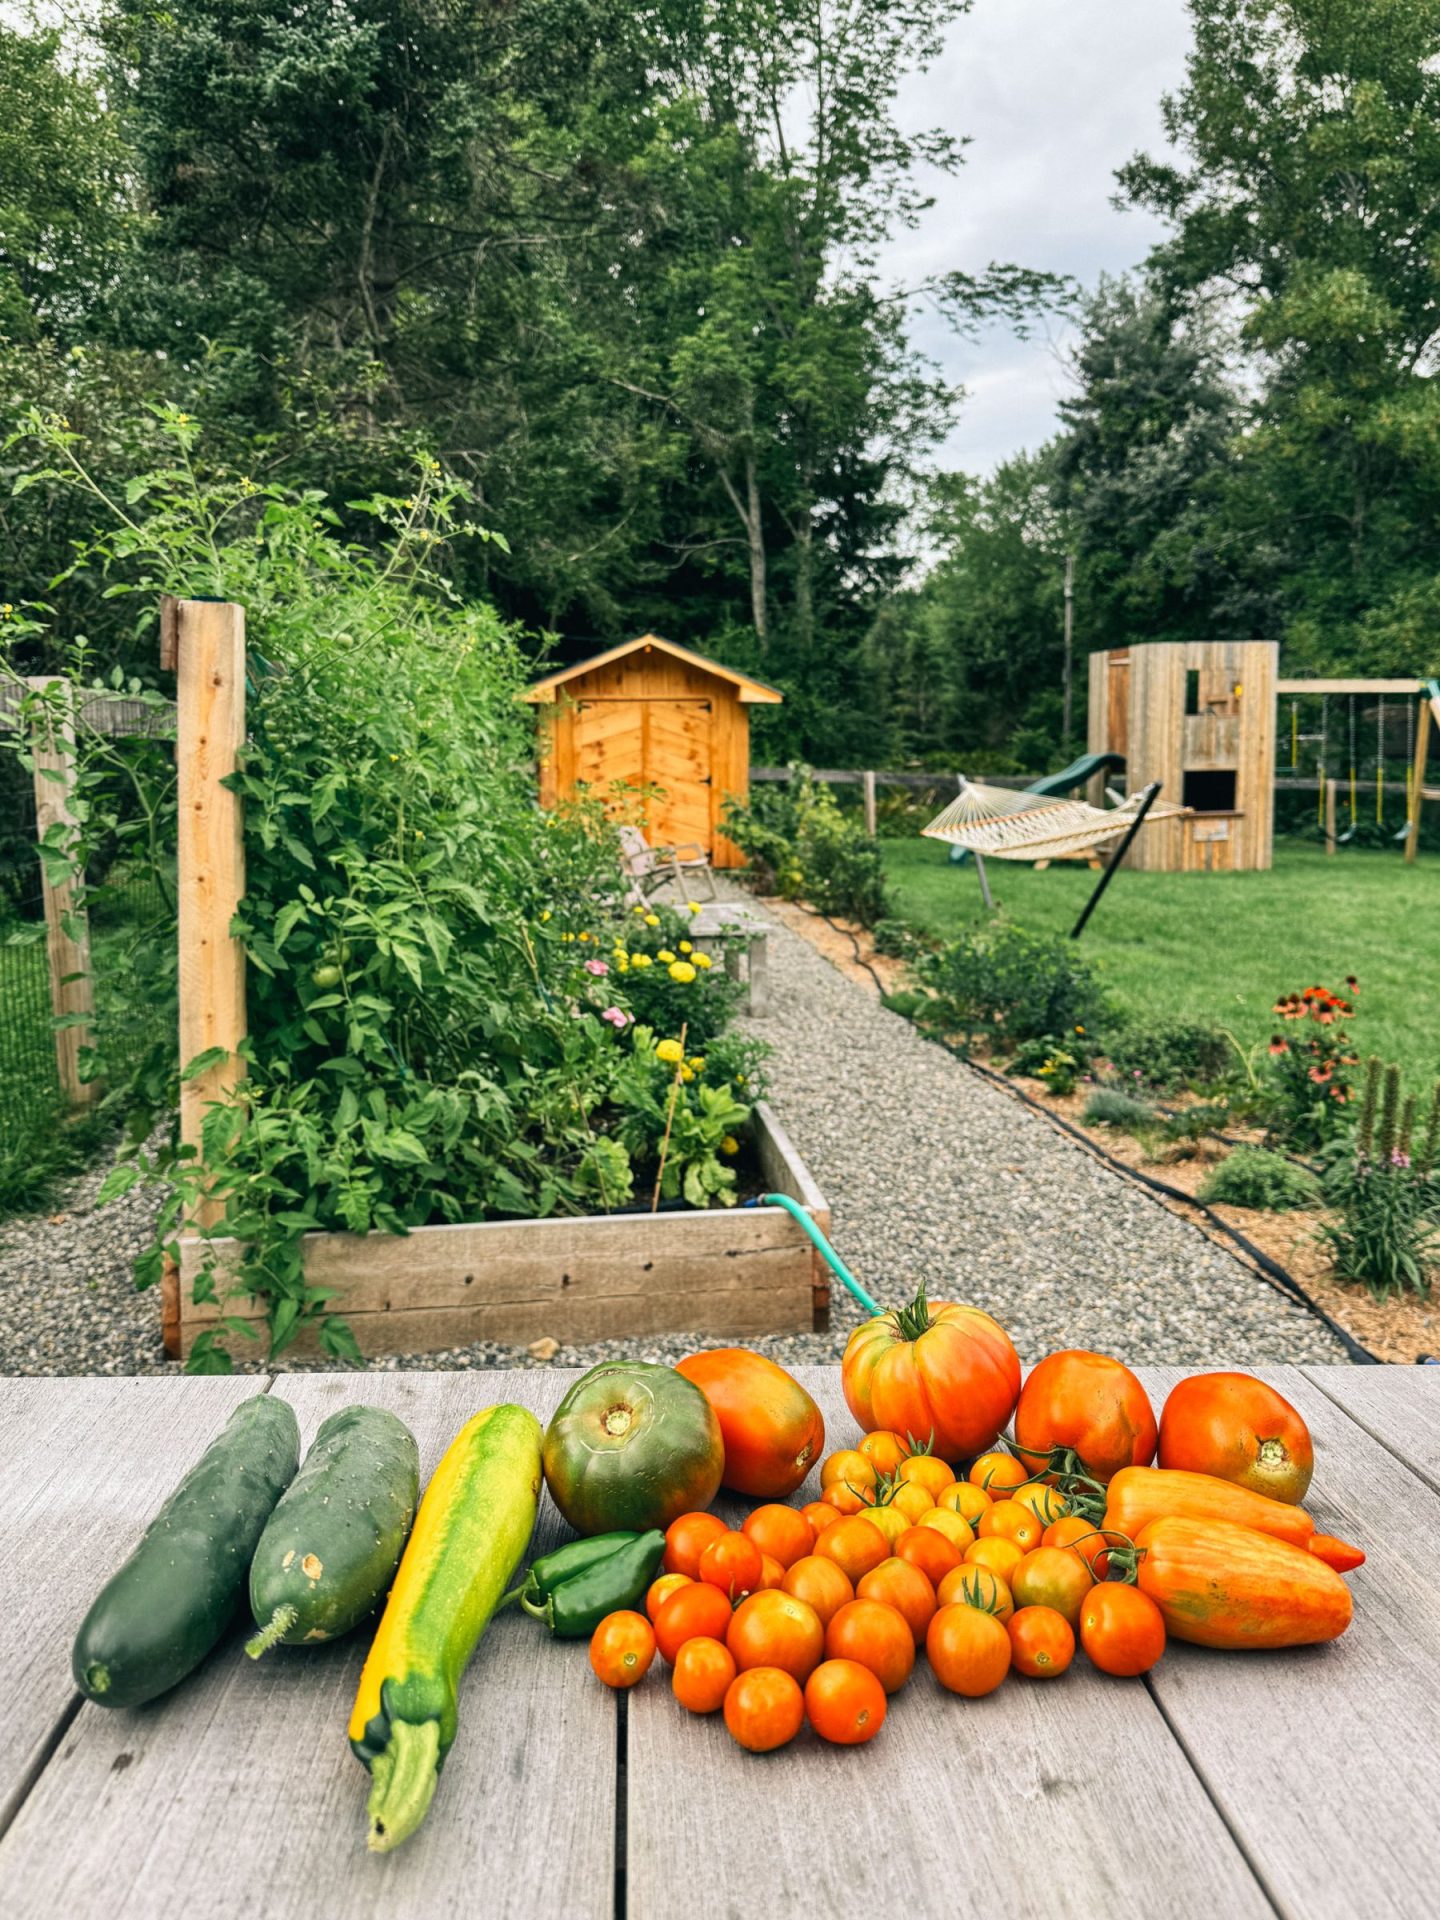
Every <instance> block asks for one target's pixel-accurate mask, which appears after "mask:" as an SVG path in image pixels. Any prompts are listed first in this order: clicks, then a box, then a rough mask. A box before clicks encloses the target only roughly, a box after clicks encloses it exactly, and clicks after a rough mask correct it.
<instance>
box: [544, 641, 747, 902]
mask: <svg viewBox="0 0 1440 1920" xmlns="http://www.w3.org/2000/svg"><path fill="white" fill-rule="evenodd" d="M523 697H524V698H525V699H526V700H528V701H530V702H531V703H532V704H534V705H536V706H538V707H540V708H542V709H543V711H542V714H541V716H540V718H541V737H540V800H541V804H542V805H544V806H547V807H549V806H554V805H555V803H556V802H557V801H559V800H562V799H564V798H565V797H566V796H567V795H569V794H573V793H575V792H576V791H578V790H579V789H581V788H584V789H587V790H588V791H590V792H591V793H594V794H597V795H598V796H599V797H600V798H601V799H603V800H604V801H605V802H606V804H607V805H612V806H614V805H620V804H623V796H621V795H618V794H617V793H616V792H615V785H616V782H621V783H623V784H624V785H625V786H627V787H635V788H641V787H643V788H647V789H650V790H651V791H650V793H649V795H648V797H647V799H646V801H645V802H644V805H643V808H642V824H643V826H644V828H645V832H646V836H647V838H648V839H649V840H650V842H651V844H652V845H655V846H684V845H697V846H701V847H703V848H704V849H705V851H706V853H707V854H708V855H709V856H710V860H711V863H712V864H713V865H714V866H717V867H738V866H742V865H743V864H744V858H743V856H742V854H741V852H740V850H739V848H738V847H736V846H735V845H734V844H733V842H731V841H729V840H727V839H726V838H725V835H724V834H723V833H722V832H721V830H720V824H721V820H722V818H723V813H724V805H725V801H726V800H727V799H734V800H742V801H743V800H744V799H746V798H747V796H748V794H749V791H750V708H751V707H752V706H778V705H779V703H780V701H781V699H782V697H783V696H782V695H781V694H779V693H777V692H776V690H775V688H774V687H767V686H766V685H765V683H764V682H763V681H761V680H753V679H752V678H751V677H750V675H749V674H746V673H737V672H736V671H735V669H734V668H733V667H725V666H722V665H721V664H720V662H719V661H718V660H707V659H706V658H705V656H704V655H703V654H699V653H692V652H691V651H690V649H689V648H688V647H681V646H677V645H676V644H675V642H674V641H673V640H662V639H661V638H660V637H659V635H658V634H654V633H645V634H641V636H640V638H639V639H638V640H627V641H625V643H624V644H623V645H622V646H618V647H611V648H610V649H609V651H608V652H606V653H600V654H596V655H595V656H594V658H593V659H590V660H582V661H580V662H579V663H578V665H575V666H571V667H562V668H560V669H559V670H558V671H557V672H555V673H547V674H546V675H545V677H544V679H543V680H537V681H536V682H535V684H534V686H533V687H530V688H529V689H527V691H526V693H525V694H524V696H523Z"/></svg>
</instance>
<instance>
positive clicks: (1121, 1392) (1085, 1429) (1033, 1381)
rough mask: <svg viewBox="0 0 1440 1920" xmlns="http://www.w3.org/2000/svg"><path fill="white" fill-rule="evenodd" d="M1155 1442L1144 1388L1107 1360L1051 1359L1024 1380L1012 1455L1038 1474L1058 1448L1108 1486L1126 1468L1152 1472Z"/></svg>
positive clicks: (1075, 1353) (1074, 1355)
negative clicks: (1075, 1457)
mask: <svg viewBox="0 0 1440 1920" xmlns="http://www.w3.org/2000/svg"><path fill="white" fill-rule="evenodd" d="M1156 1437H1157V1428H1156V1425H1155V1414H1154V1411H1153V1409H1152V1408H1151V1405H1150V1401H1149V1399H1148V1397H1147V1395H1146V1392H1145V1389H1144V1388H1143V1387H1142V1386H1141V1384H1140V1382H1139V1381H1138V1380H1137V1379H1136V1378H1135V1376H1134V1374H1133V1373H1132V1372H1131V1371H1130V1369H1129V1368H1128V1367H1126V1366H1122V1365H1121V1363H1120V1361H1118V1360H1112V1359H1110V1357H1109V1356H1108V1355H1107V1354H1103V1353H1085V1352H1081V1351H1079V1350H1078V1349H1073V1348H1072V1349H1068V1350H1067V1351H1066V1352H1064V1353H1052V1354H1051V1355H1050V1357H1049V1359H1048V1360H1042V1361H1041V1362H1040V1364H1039V1366H1038V1367H1036V1368H1035V1370H1034V1372H1033V1373H1032V1374H1031V1375H1030V1377H1029V1379H1028V1380H1026V1382H1025V1385H1024V1386H1023V1387H1022V1388H1021V1390H1020V1399H1019V1403H1018V1404H1017V1406H1016V1408H1015V1449H1016V1451H1017V1453H1018V1454H1019V1455H1020V1458H1021V1459H1022V1460H1028V1461H1030V1462H1031V1464H1032V1467H1033V1468H1034V1469H1035V1470H1036V1471H1039V1470H1040V1469H1042V1468H1044V1467H1045V1466H1046V1465H1047V1463H1048V1462H1049V1459H1050V1454H1051V1450H1052V1449H1053V1448H1056V1447H1068V1448H1073V1449H1074V1451H1075V1452H1076V1453H1077V1454H1078V1455H1079V1457H1080V1460H1081V1462H1082V1463H1083V1465H1084V1468H1085V1471H1086V1472H1087V1473H1089V1474H1091V1475H1093V1477H1094V1478H1095V1479H1097V1480H1109V1479H1111V1478H1112V1477H1113V1476H1114V1475H1115V1474H1117V1473H1118V1472H1119V1471H1120V1469H1121V1468H1122V1467H1146V1466H1149V1464H1150V1462H1151V1460H1153V1459H1154V1457H1155V1441H1156Z"/></svg>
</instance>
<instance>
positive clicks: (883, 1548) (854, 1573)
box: [815, 1514, 890, 1586]
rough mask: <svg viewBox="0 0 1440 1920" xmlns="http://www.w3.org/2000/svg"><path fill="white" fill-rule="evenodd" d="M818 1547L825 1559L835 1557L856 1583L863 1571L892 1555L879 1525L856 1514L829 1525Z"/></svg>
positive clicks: (849, 1579) (843, 1571) (818, 1542)
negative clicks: (872, 1524)
mask: <svg viewBox="0 0 1440 1920" xmlns="http://www.w3.org/2000/svg"><path fill="white" fill-rule="evenodd" d="M815 1551H816V1553H818V1554H819V1556H820V1558H821V1559H822V1560H833V1561H834V1562H835V1564H836V1566H837V1567H839V1569H840V1571H841V1572H842V1573H843V1574H844V1575H845V1577H846V1579H847V1580H848V1581H849V1582H850V1583H851V1585H852V1586H853V1585H854V1583H855V1582H856V1581H857V1580H858V1579H859V1578H860V1576H861V1574H862V1573H869V1571H870V1569H871V1568H872V1567H878V1566H879V1564H880V1562H881V1561H882V1560H888V1559H889V1558H890V1542H889V1541H888V1540H887V1539H886V1538H885V1536H884V1534H883V1533H881V1531H880V1529H879V1528H878V1527H872V1526H871V1524H870V1522H869V1521H868V1520H866V1519H863V1518H862V1517H861V1516H860V1515H859V1514H856V1515H854V1516H853V1517H852V1518H851V1519H849V1520H837V1521H836V1522H835V1524H834V1526H831V1527H827V1528H826V1529H825V1531H824V1532H823V1533H822V1534H821V1535H820V1538H819V1539H818V1540H817V1541H816V1542H815Z"/></svg>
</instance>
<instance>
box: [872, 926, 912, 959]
mask: <svg viewBox="0 0 1440 1920" xmlns="http://www.w3.org/2000/svg"><path fill="white" fill-rule="evenodd" d="M870 931H871V935H872V937H873V939H874V941H875V951H876V952H877V953H883V954H884V955H885V957H886V959H887V960H913V959H914V958H915V956H916V955H917V954H919V953H923V952H924V950H925V943H924V942H923V941H922V940H921V939H920V937H919V935H918V934H917V933H916V932H915V929H914V928H913V927H911V926H909V925H908V924H907V923H906V922H905V921H904V920H877V921H876V922H875V925H874V926H873V927H872V928H871V930H870Z"/></svg>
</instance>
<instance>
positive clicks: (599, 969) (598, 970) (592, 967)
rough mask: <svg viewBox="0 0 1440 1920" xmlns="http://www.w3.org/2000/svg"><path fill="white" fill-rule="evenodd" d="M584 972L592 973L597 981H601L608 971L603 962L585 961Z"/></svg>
mask: <svg viewBox="0 0 1440 1920" xmlns="http://www.w3.org/2000/svg"><path fill="white" fill-rule="evenodd" d="M585 971H586V973H593V974H594V976H595V978H596V979H597V980H603V979H604V977H605V975H606V974H607V973H609V971H610V969H609V967H607V966H606V964H605V962H604V961H603V960H587V961H586V962H585Z"/></svg>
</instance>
